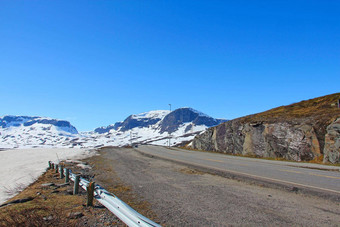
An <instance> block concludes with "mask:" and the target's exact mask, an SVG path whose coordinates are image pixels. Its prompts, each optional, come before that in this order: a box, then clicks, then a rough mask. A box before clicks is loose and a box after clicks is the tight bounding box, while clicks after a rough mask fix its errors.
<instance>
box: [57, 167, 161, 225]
mask: <svg viewBox="0 0 340 227" xmlns="http://www.w3.org/2000/svg"><path fill="white" fill-rule="evenodd" d="M65 171H66V170H64V172H65ZM75 176H76V175H75V174H74V173H72V172H71V170H70V179H71V180H72V181H74V180H75ZM89 184H90V182H89V181H87V180H85V179H84V178H82V177H80V180H79V185H80V186H81V187H82V188H83V189H84V190H87V186H89ZM94 198H95V199H96V200H97V201H98V202H100V203H101V204H102V205H103V206H105V207H106V208H107V209H109V210H110V211H111V212H112V213H113V214H114V215H116V216H117V217H118V218H119V219H120V220H122V221H123V222H124V223H125V224H127V225H128V226H131V227H132V226H133V227H139V226H142V227H150V226H157V227H160V226H161V225H159V224H157V223H156V222H153V221H151V220H150V219H148V218H147V217H144V216H143V215H141V214H140V213H138V212H137V211H135V210H134V209H132V208H131V207H130V206H129V205H127V204H126V203H124V202H123V201H122V200H120V199H119V198H118V197H117V196H115V195H114V194H112V193H110V192H108V191H106V190H105V189H104V188H103V187H101V186H100V185H98V184H96V185H95V190H94Z"/></svg>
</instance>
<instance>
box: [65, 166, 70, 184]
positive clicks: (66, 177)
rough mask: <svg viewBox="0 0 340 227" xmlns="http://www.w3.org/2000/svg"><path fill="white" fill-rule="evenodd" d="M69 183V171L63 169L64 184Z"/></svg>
mask: <svg viewBox="0 0 340 227" xmlns="http://www.w3.org/2000/svg"><path fill="white" fill-rule="evenodd" d="M68 182H70V170H69V169H66V168H65V183H68Z"/></svg>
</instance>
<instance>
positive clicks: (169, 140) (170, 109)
mask: <svg viewBox="0 0 340 227" xmlns="http://www.w3.org/2000/svg"><path fill="white" fill-rule="evenodd" d="M169 106H170V113H171V104H169ZM170 138H171V132H169V148H170V146H171V145H170Z"/></svg>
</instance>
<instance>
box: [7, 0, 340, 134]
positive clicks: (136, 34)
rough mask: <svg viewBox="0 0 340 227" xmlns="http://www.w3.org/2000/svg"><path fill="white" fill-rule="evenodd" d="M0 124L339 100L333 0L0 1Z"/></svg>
mask: <svg viewBox="0 0 340 227" xmlns="http://www.w3.org/2000/svg"><path fill="white" fill-rule="evenodd" d="M0 81H1V89H0V101H1V109H0V115H8V114H11V115H35V116H48V117H53V118H59V119H66V120H70V121H71V123H72V124H73V125H75V126H76V127H77V128H78V130H80V131H83V130H92V129H94V128H95V127H98V126H102V125H108V124H111V123H114V122H116V121H120V120H124V119H125V118H126V117H127V116H128V115H130V114H133V113H140V112H145V111H149V110H156V109H168V108H169V106H168V104H169V103H171V104H172V106H173V108H178V107H183V106H190V107H192V108H195V109H197V110H200V111H202V112H204V113H206V114H208V115H211V116H213V117H218V118H226V119H233V118H236V117H241V116H244V115H248V114H252V113H257V112H261V111H264V110H267V109H270V108H273V107H277V106H281V105H288V104H291V103H294V102H298V101H301V100H305V99H310V98H314V97H318V96H323V95H326V94H331V93H336V92H339V91H340V87H339V84H340V1H337V0H334V1H331V0H328V1H299V0H295V1H269V0H268V1H214V0H207V1H183V0H181V1H176V0H171V1H170V0H169V1H160V0H148V1H142V0H141V1H129V0H121V1H45V0H41V1H37V0H32V1H16V0H1V1H0Z"/></svg>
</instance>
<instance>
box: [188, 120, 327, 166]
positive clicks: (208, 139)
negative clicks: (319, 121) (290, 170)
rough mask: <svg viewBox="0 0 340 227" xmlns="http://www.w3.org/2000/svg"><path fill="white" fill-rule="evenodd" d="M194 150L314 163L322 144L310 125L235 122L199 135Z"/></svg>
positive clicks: (193, 144) (319, 153)
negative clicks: (310, 161) (313, 160)
mask: <svg viewBox="0 0 340 227" xmlns="http://www.w3.org/2000/svg"><path fill="white" fill-rule="evenodd" d="M192 146H193V148H195V149H200V150H210V151H217V152H223V153H229V154H241V155H248V156H258V157H272V158H277V157H279V158H284V159H288V160H295V161H300V160H312V159H313V158H315V157H317V156H320V155H321V152H320V145H319V142H318V139H317V136H316V133H315V131H314V129H313V127H312V126H311V125H307V124H302V125H292V124H289V123H286V122H285V123H261V122H253V123H245V124H244V123H241V121H239V120H233V121H229V122H226V123H223V124H221V125H219V126H217V127H213V128H210V129H208V130H207V131H206V132H205V133H203V134H201V135H198V136H196V138H195V139H194V140H193V143H192Z"/></svg>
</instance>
